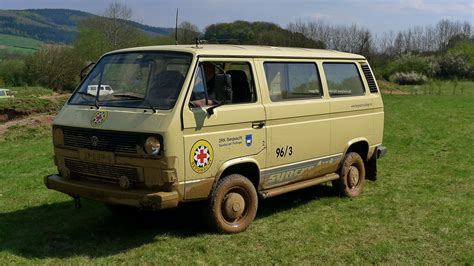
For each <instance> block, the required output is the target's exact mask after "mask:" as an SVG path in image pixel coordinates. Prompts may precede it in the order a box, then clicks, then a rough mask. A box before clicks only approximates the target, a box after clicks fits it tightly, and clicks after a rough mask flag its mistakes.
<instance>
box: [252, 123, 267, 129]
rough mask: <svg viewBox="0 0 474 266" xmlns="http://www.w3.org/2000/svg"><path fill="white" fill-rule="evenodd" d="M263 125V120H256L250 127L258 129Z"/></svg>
mask: <svg viewBox="0 0 474 266" xmlns="http://www.w3.org/2000/svg"><path fill="white" fill-rule="evenodd" d="M264 126H265V122H264V121H257V122H252V128H254V129H259V128H262V127H264Z"/></svg>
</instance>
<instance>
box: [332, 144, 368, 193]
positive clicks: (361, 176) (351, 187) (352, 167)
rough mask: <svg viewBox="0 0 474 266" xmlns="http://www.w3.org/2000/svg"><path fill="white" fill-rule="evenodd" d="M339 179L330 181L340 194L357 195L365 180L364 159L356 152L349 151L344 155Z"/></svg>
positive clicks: (360, 191)
mask: <svg viewBox="0 0 474 266" xmlns="http://www.w3.org/2000/svg"><path fill="white" fill-rule="evenodd" d="M339 175H340V177H339V179H336V180H334V181H333V182H332V185H333V187H334V188H335V189H336V191H337V192H339V193H340V194H342V195H344V196H347V197H351V198H353V197H357V196H359V195H360V194H361V193H362V190H363V189H364V182H365V167H364V160H362V157H360V155H359V154H358V153H356V152H349V153H348V154H346V156H345V157H344V162H343V164H342V167H341V170H340V172H339Z"/></svg>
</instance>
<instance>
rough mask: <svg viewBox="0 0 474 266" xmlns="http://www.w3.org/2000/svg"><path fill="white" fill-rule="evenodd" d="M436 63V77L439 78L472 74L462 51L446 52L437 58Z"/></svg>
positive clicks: (466, 76) (461, 76) (464, 76)
mask: <svg viewBox="0 0 474 266" xmlns="http://www.w3.org/2000/svg"><path fill="white" fill-rule="evenodd" d="M436 65H437V67H436V77H438V78H441V79H451V78H456V77H457V78H469V77H471V76H473V73H472V72H473V71H472V69H471V67H470V65H469V63H468V61H467V60H466V58H465V57H464V55H463V54H462V53H452V52H448V53H446V54H445V55H443V56H440V57H439V58H438V60H437V62H436Z"/></svg>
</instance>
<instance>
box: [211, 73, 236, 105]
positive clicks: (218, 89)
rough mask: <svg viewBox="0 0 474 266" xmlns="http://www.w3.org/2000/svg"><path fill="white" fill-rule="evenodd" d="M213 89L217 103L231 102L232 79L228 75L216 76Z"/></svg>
mask: <svg viewBox="0 0 474 266" xmlns="http://www.w3.org/2000/svg"><path fill="white" fill-rule="evenodd" d="M214 89H215V95H216V100H217V101H218V102H219V103H226V102H232V78H231V76H230V75H229V74H216V75H215V76H214Z"/></svg>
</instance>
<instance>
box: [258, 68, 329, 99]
mask: <svg viewBox="0 0 474 266" xmlns="http://www.w3.org/2000/svg"><path fill="white" fill-rule="evenodd" d="M264 68H265V77H266V79H267V84H268V91H269V93H270V99H271V100H272V101H274V102H275V101H283V100H295V99H308V98H321V96H322V90H321V81H320V79H319V75H318V69H317V67H316V64H314V63H264Z"/></svg>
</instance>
